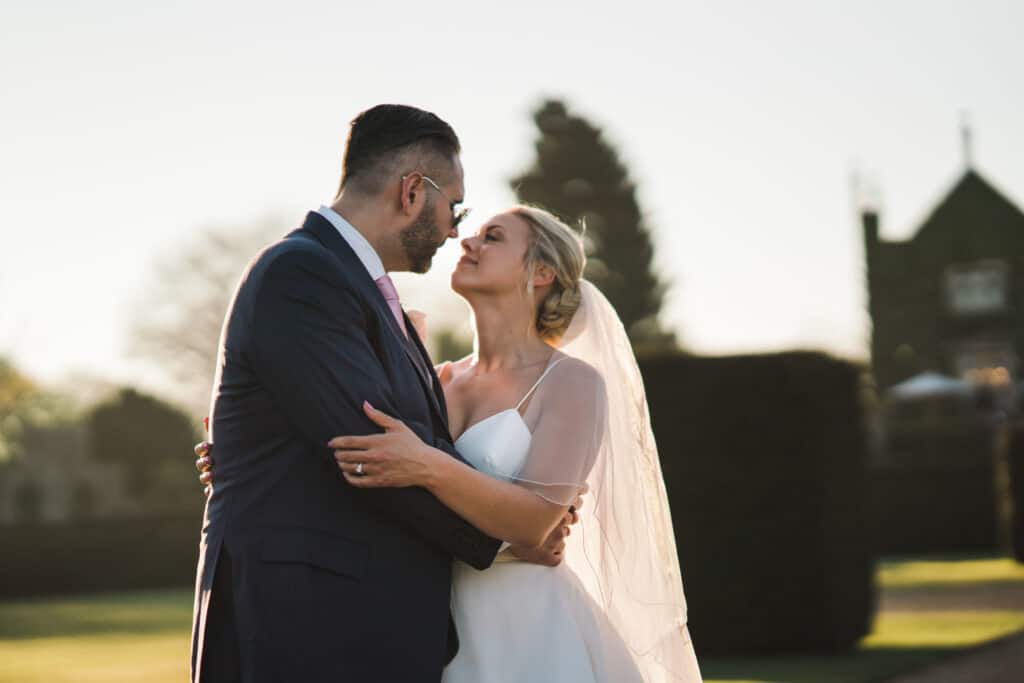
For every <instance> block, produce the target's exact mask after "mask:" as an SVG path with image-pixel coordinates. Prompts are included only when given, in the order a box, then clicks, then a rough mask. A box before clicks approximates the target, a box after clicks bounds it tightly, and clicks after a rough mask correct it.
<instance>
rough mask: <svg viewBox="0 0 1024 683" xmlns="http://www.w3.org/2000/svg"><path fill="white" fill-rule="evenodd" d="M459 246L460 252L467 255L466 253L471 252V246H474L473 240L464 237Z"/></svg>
mask: <svg viewBox="0 0 1024 683" xmlns="http://www.w3.org/2000/svg"><path fill="white" fill-rule="evenodd" d="M460 244H461V245H462V251H463V252H465V253H467V254H468V253H470V252H471V251H473V246H474V245H473V238H472V237H466V238H464V239H463V240H462V242H460Z"/></svg>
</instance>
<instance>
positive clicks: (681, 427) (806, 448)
mask: <svg viewBox="0 0 1024 683" xmlns="http://www.w3.org/2000/svg"><path fill="white" fill-rule="evenodd" d="M641 370H642V372H643V375H644V381H645V383H646V387H647V393H648V399H649V402H650V408H651V415H652V421H653V425H654V431H655V435H656V437H657V440H658V447H659V451H660V454H661V462H662V468H663V471H664V474H665V479H666V485H667V488H668V492H669V498H670V500H671V504H672V519H673V524H674V526H675V533H676V543H677V546H678V550H679V556H680V563H681V565H682V572H683V582H684V585H685V588H686V595H687V600H688V603H689V619H690V626H691V632H692V633H693V636H694V642H695V645H696V647H697V651H698V652H700V653H701V654H702V655H704V654H714V653H728V654H738V653H751V654H754V653H767V652H779V651H801V652H825V651H834V650H840V649H844V648H848V647H850V646H852V645H854V644H855V643H856V642H857V640H858V639H859V638H860V637H862V636H863V635H865V634H866V633H867V632H868V630H869V624H870V620H871V615H872V613H873V611H874V588H873V581H872V579H873V553H872V547H871V546H872V543H871V538H870V530H869V529H870V525H869V523H868V522H869V516H868V512H867V509H866V498H867V462H866V436H865V430H864V426H863V420H862V410H861V404H860V395H859V381H860V370H859V369H858V368H856V367H855V366H853V365H851V364H849V363H845V362H841V361H838V360H835V359H832V358H829V357H827V356H824V355H821V354H816V353H785V354H778V355H763V356H737V357H724V358H696V357H685V356H684V357H680V356H662V357H652V358H646V359H644V360H643V361H642V362H641Z"/></svg>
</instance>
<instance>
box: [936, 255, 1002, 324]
mask: <svg viewBox="0 0 1024 683" xmlns="http://www.w3.org/2000/svg"><path fill="white" fill-rule="evenodd" d="M1009 270H1010V269H1009V267H1008V266H1007V264H1006V262H1005V261H998V260H986V261H976V262H974V263H967V264H956V265H952V266H949V267H948V268H946V273H945V279H946V282H945V285H946V302H947V304H948V306H949V310H950V312H951V313H953V314H954V315H978V314H985V313H1002V312H1005V311H1006V310H1007V307H1008V301H1007V299H1008V297H1007V291H1008V289H1009V283H1010V277H1009V275H1010V272H1009Z"/></svg>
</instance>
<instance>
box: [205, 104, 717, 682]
mask: <svg viewBox="0 0 1024 683" xmlns="http://www.w3.org/2000/svg"><path fill="white" fill-rule="evenodd" d="M459 154H460V147H459V141H458V138H457V136H456V135H455V132H454V131H453V130H452V129H451V127H450V126H449V125H448V124H447V123H445V122H444V121H442V120H441V119H439V118H438V117H437V116H435V115H433V114H431V113H429V112H425V111H422V110H419V109H416V108H413V107H407V106H398V105H382V106H377V107H374V108H372V109H369V110H367V111H365V112H363V113H361V114H360V115H359V116H358V117H356V119H355V120H354V121H352V124H351V129H350V131H349V137H348V141H347V147H346V150H345V158H344V164H343V173H342V179H341V186H340V188H339V191H338V195H337V198H336V199H335V201H334V202H333V203H332V204H331V206H329V207H328V206H325V207H321V208H320V209H319V210H317V211H314V212H310V213H309V214H308V215H307V216H306V219H305V222H304V223H303V225H302V227H300V228H298V229H296V230H294V231H293V232H291V233H290V234H288V235H287V236H286V237H285V238H283V239H282V240H280V241H278V242H277V243H275V244H272V245H270V246H269V247H267V248H266V249H264V250H263V251H262V252H260V253H259V254H258V255H257V256H256V258H255V259H254V260H253V261H252V262H251V264H250V265H249V267H248V268H247V270H246V271H245V274H244V275H243V277H242V279H241V281H240V283H239V285H238V289H237V291H236V293H235V295H234V297H233V299H232V301H231V304H230V306H229V308H228V312H227V316H226V319H225V322H224V328H223V331H222V334H221V340H220V349H219V356H218V364H217V374H216V378H215V382H214V390H213V399H212V406H211V414H210V415H211V418H210V423H209V427H210V441H211V442H213V443H214V444H216V446H215V447H213V446H212V444H210V445H205V444H204V445H201V447H200V450H199V452H200V455H201V456H204V457H201V458H200V461H199V465H200V468H201V469H203V470H208V469H209V467H210V466H211V465H212V464H213V460H212V459H211V458H215V462H216V466H215V470H216V471H215V473H214V472H213V471H212V470H210V471H206V472H204V475H203V477H202V478H203V480H204V481H208V480H209V479H210V477H212V479H213V481H212V485H211V487H210V493H209V497H208V501H207V505H206V512H205V515H204V520H203V529H202V538H201V543H200V552H199V567H198V572H197V579H196V599H195V611H194V618H193V635H192V679H193V682H194V683H198V682H199V681H203V682H207V681H218V682H221V681H224V682H230V681H246V682H248V681H325V682H326V681H352V682H359V683H362V682H366V683H377V682H392V681H394V682H400V683H405V682H409V683H416V682H420V681H422V682H428V681H432V682H436V681H442V680H443V681H445V682H446V683H487V682H490V681H494V682H499V681H501V682H506V681H507V682H512V681H516V682H520V681H522V682H530V683H544V682H547V681H552V682H554V681H558V682H561V683H587V682H590V681H595V682H596V681H601V682H607V683H629V682H632V681H645V682H646V683H654V682H660V681H683V682H685V683H691V682H694V681H699V680H700V673H699V670H698V666H697V661H696V657H695V655H694V651H693V646H692V644H691V643H690V638H689V634H688V631H687V625H686V602H685V598H684V596H683V588H682V581H681V578H680V575H679V564H678V560H677V557H676V550H675V541H674V537H673V531H672V522H671V518H670V516H669V508H668V501H667V498H666V495H665V488H664V483H663V481H662V477H661V468H660V464H659V461H658V457H657V451H656V447H655V443H654V437H653V434H652V433H651V428H650V422H649V416H648V411H647V403H646V398H645V394H644V388H643V383H642V381H641V378H640V373H639V371H638V369H637V365H636V360H635V358H634V356H633V352H632V350H631V348H630V345H629V340H628V338H627V337H626V334H625V331H624V330H623V327H622V323H621V322H620V320H619V319H618V317H617V315H616V314H615V311H614V309H613V308H612V307H611V305H610V304H609V303H608V301H607V300H606V299H605V298H604V297H603V296H602V295H601V293H600V292H599V291H598V290H597V289H596V288H595V287H594V286H593V285H591V284H590V283H589V282H587V281H586V280H584V279H582V273H583V269H584V265H585V256H584V250H583V245H582V241H581V239H580V237H579V236H578V235H577V234H576V233H575V232H573V231H572V230H571V229H570V228H568V227H567V226H566V225H565V224H563V223H562V222H561V221H559V220H558V219H557V218H555V217H554V216H552V215H551V214H549V213H547V212H545V211H543V210H541V209H538V208H533V207H526V206H517V207H514V208H512V209H509V210H507V211H505V212H503V213H500V214H498V215H496V216H494V217H493V218H491V219H489V220H487V221H486V222H484V223H482V224H481V226H480V228H479V230H477V231H476V233H475V234H473V235H471V236H469V237H466V238H465V239H463V240H462V242H461V245H462V251H463V255H462V259H461V260H460V261H459V262H458V265H457V266H456V268H455V271H454V272H453V273H452V276H451V286H452V289H453V290H454V291H455V292H456V293H458V294H459V295H460V296H462V297H463V298H464V299H465V300H466V301H467V302H468V303H469V305H470V307H471V308H472V311H473V319H474V323H475V327H476V342H475V351H474V352H473V354H471V355H470V356H468V357H466V358H464V359H462V360H460V361H456V362H454V363H445V364H443V365H441V366H438V367H437V368H433V367H431V364H430V359H429V357H428V355H427V353H426V351H425V349H424V347H423V344H422V331H421V330H419V329H418V328H417V326H416V325H414V324H413V321H412V320H411V319H410V318H409V316H407V315H406V314H405V312H404V311H403V310H402V308H401V305H400V303H399V300H398V295H397V293H396V292H395V289H394V286H393V285H392V283H391V280H390V278H389V277H388V275H387V273H388V272H393V271H413V272H419V273H422V272H425V271H426V270H427V269H428V268H429V267H430V264H431V261H432V258H433V256H434V254H435V252H436V251H437V249H438V248H439V247H440V246H441V245H442V244H443V243H444V242H445V241H446V240H447V239H450V238H451V239H454V238H456V237H458V224H459V222H460V221H461V220H462V218H463V217H464V216H465V214H466V210H465V209H461V208H460V206H459V205H460V204H461V203H462V199H463V195H464V185H463V173H462V166H461V163H460V160H459ZM581 496H583V497H582V498H581ZM584 501H585V502H584ZM572 527H574V529H573V530H572V532H571V533H570V529H571V528H572Z"/></svg>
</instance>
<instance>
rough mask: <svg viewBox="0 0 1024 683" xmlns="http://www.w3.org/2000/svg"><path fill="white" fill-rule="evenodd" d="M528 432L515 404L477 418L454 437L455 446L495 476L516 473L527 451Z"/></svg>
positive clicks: (466, 456) (470, 460) (479, 467)
mask: <svg viewBox="0 0 1024 683" xmlns="http://www.w3.org/2000/svg"><path fill="white" fill-rule="evenodd" d="M531 438H532V435H531V434H530V430H529V429H528V428H527V426H526V423H525V422H523V418H522V416H521V415H520V414H519V411H518V410H516V409H515V408H509V409H508V410H503V411H501V412H500V413H495V414H494V415H491V416H490V417H488V418H485V419H483V420H481V421H480V422H477V423H476V424H474V425H472V426H471V427H470V428H469V429H467V430H466V431H464V432H463V433H462V435H461V436H459V438H458V439H456V440H455V449H456V450H457V451H458V452H459V455H461V456H462V457H463V458H465V459H466V462H468V463H469V464H470V465H472V466H473V467H475V468H476V469H478V470H480V471H481V472H483V473H484V474H489V475H490V476H492V477H497V478H499V479H509V478H511V477H514V476H516V475H517V474H518V473H519V471H520V470H522V469H523V465H525V464H526V456H527V455H528V454H529V452H530V440H531Z"/></svg>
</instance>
